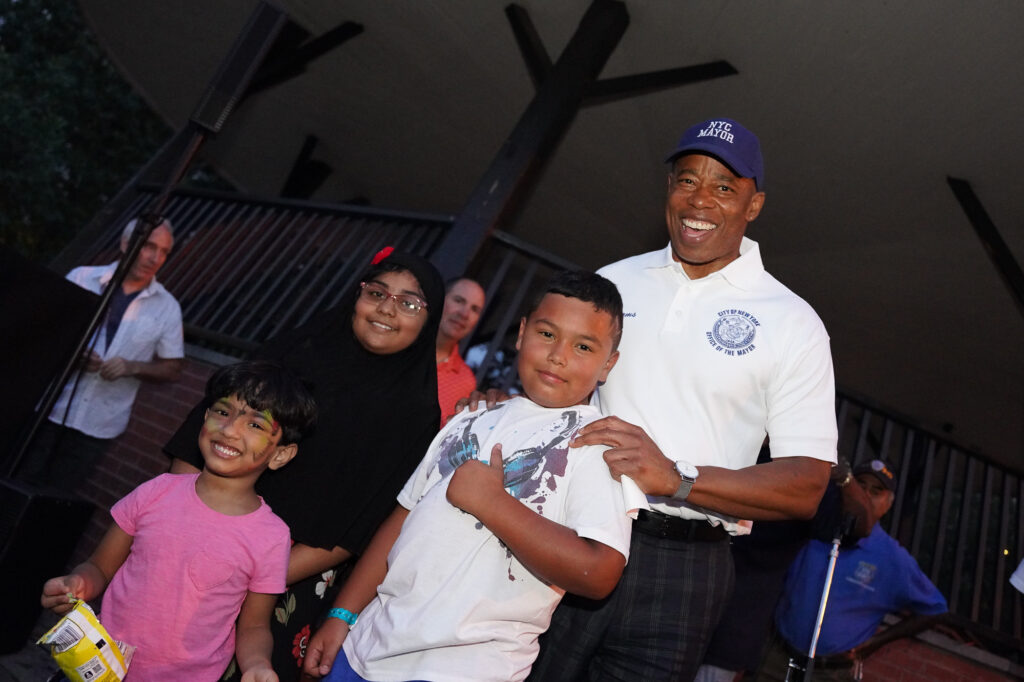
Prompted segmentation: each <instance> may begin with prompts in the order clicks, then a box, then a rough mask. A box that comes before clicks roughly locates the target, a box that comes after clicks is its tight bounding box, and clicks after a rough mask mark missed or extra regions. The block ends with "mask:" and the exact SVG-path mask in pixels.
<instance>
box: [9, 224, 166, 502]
mask: <svg viewBox="0 0 1024 682" xmlns="http://www.w3.org/2000/svg"><path fill="white" fill-rule="evenodd" d="M136 222H137V221H135V220H132V221H130V222H129V223H128V225H127V226H125V229H124V232H123V233H122V235H121V252H122V253H125V252H126V251H127V248H128V242H129V240H130V239H131V236H132V232H133V231H134V229H135V225H136ZM172 229H173V228H172V226H171V223H170V222H169V221H167V220H163V221H162V222H161V223H160V224H159V225H157V226H156V227H155V228H153V230H152V232H150V234H149V237H148V239H147V240H146V243H145V244H143V246H142V249H141V251H140V252H139V254H138V257H137V258H136V260H135V262H134V263H133V264H132V267H131V268H130V269H129V271H128V274H127V275H126V276H125V278H124V282H123V283H122V285H121V287H120V289H119V291H117V292H115V293H114V296H113V298H112V299H111V302H110V307H109V309H108V314H107V317H106V319H105V320H104V321H103V322H102V323H101V324H100V326H99V328H98V329H97V330H96V335H95V337H94V344H93V345H91V346H90V348H91V350H90V351H89V356H88V358H87V360H86V361H85V363H84V366H83V367H82V369H81V371H80V372H76V373H75V374H73V375H72V377H71V379H70V380H69V381H68V383H67V384H66V385H65V386H64V391H63V393H61V396H60V398H59V399H58V400H57V402H56V404H55V405H54V407H53V410H52V411H51V412H50V415H49V420H48V421H47V422H44V423H43V425H42V427H41V428H40V431H39V433H38V434H37V435H36V438H35V439H34V441H33V443H32V446H31V448H30V449H29V451H28V455H27V457H26V459H25V461H24V464H23V468H22V470H21V476H22V477H23V478H25V479H26V480H29V481H32V482H35V483H39V484H49V485H53V486H56V487H58V488H60V489H63V490H66V491H69V492H70V491H73V490H74V489H75V487H76V486H78V485H79V484H80V483H81V482H82V481H83V480H84V479H85V478H86V477H87V476H88V475H89V473H90V472H91V471H92V468H93V467H94V466H95V464H96V462H97V460H98V459H99V458H100V456H101V455H102V454H103V453H104V452H105V451H106V449H107V447H109V445H110V441H111V440H112V439H114V438H116V437H117V436H119V435H121V434H122V433H123V432H124V430H125V428H127V426H128V420H129V418H130V416H131V410H132V404H133V403H134V402H135V395H136V393H137V392H138V390H139V386H140V384H141V382H143V381H153V382H164V381H177V379H178V377H179V376H180V374H181V364H182V358H183V357H184V355H185V352H184V350H185V347H184V334H183V331H182V324H181V307H180V306H179V305H178V301H177V300H175V298H174V296H172V295H171V294H170V293H169V292H168V291H167V290H166V289H165V288H164V287H163V285H162V284H160V283H159V282H157V281H156V273H157V272H158V271H159V270H160V268H161V267H162V266H163V264H164V261H166V260H167V255H168V254H169V253H170V251H171V248H172V247H173V245H174V235H173V232H172ZM116 269H117V262H114V263H110V264H109V265H101V266H85V267H78V268H75V269H74V270H72V271H71V272H69V273H68V275H67V279H68V280H70V281H72V282H74V283H75V284H77V285H78V286H80V287H82V288H83V289H88V290H89V291H92V292H94V293H101V292H102V291H103V290H104V288H105V287H106V286H107V284H108V283H109V282H110V280H111V278H112V277H113V275H114V271H115V270H116Z"/></svg>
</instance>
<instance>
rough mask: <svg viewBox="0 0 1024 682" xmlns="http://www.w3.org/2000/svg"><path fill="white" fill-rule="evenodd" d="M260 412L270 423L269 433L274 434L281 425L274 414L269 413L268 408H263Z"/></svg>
mask: <svg viewBox="0 0 1024 682" xmlns="http://www.w3.org/2000/svg"><path fill="white" fill-rule="evenodd" d="M260 414H261V415H263V418H264V419H266V420H267V422H268V423H269V424H270V435H272V436H276V435H277V430H278V429H279V428H281V425H280V424H278V423H277V420H275V419H274V415H272V414H270V410H263V411H262V412H260Z"/></svg>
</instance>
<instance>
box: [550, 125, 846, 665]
mask: <svg viewBox="0 0 1024 682" xmlns="http://www.w3.org/2000/svg"><path fill="white" fill-rule="evenodd" d="M666 161H667V162H668V163H669V164H670V168H669V173H668V178H667V183H668V185H667V196H666V200H665V222H666V225H667V227H668V236H669V244H668V245H667V246H666V247H665V248H663V249H661V250H659V251H654V252H651V253H646V254H642V255H639V256H634V257H632V258H627V259H626V260H623V261H619V262H617V263H613V264H611V265H609V266H607V267H605V268H602V269H601V270H600V273H601V274H602V275H604V276H605V277H607V278H609V279H610V280H612V281H613V282H615V284H616V285H617V286H618V288H619V291H620V293H621V294H622V299H623V303H624V313H625V324H624V327H623V337H622V346H621V349H622V353H621V359H620V362H619V364H618V365H617V366H616V367H615V369H614V370H613V371H612V372H611V374H610V375H609V377H608V381H607V382H606V383H605V384H604V385H602V386H600V387H599V388H598V391H597V392H596V395H595V398H594V402H595V404H597V405H598V406H599V407H600V409H601V412H602V413H603V414H605V415H610V416H608V417H606V418H604V419H601V420H599V421H597V422H594V423H592V424H591V425H589V426H587V427H585V428H584V429H582V430H581V431H580V436H579V437H577V438H576V439H575V441H574V444H575V445H584V444H604V445H607V446H609V449H608V450H607V451H606V452H605V460H606V462H607V463H608V466H609V469H610V470H611V473H612V474H613V475H614V476H616V477H619V476H622V475H627V476H629V477H630V478H631V479H632V480H633V481H635V482H636V483H637V485H638V486H639V487H640V489H641V490H642V491H643V492H644V493H645V494H646V496H647V503H648V506H649V509H647V510H642V511H641V512H640V513H639V516H638V518H637V519H636V521H634V524H633V536H632V550H631V555H630V560H629V564H628V565H627V566H626V570H625V573H624V574H623V576H622V580H621V582H620V583H619V586H618V587H617V588H616V590H615V591H614V592H613V593H612V595H611V596H610V597H608V598H607V599H605V600H601V601H588V600H585V599H580V598H570V599H566V600H564V601H563V602H562V606H560V607H559V609H558V610H557V611H556V613H555V616H554V619H553V620H552V624H551V628H550V630H549V632H548V633H547V634H546V635H545V636H544V637H542V640H541V641H542V646H541V655H540V658H539V659H538V660H537V662H536V664H535V665H534V668H533V672H532V674H531V678H530V679H532V680H540V681H543V682H548V681H555V680H557V681H558V682H564V681H565V680H585V679H590V680H598V679H600V680H641V679H642V680H645V681H653V680H692V679H693V677H694V674H695V673H696V671H697V668H698V666H699V665H700V662H701V659H702V658H703V655H704V651H705V649H706V648H707V645H708V642H709V640H710V636H711V633H712V631H713V630H714V628H715V624H716V623H717V621H718V619H719V617H720V615H721V612H722V609H723V607H724V605H725V603H726V601H727V599H728V596H729V593H730V591H731V589H732V576H733V567H732V557H731V556H730V553H729V542H728V540H729V537H730V536H731V535H733V534H737V533H743V532H744V526H743V525H741V524H740V523H738V521H739V520H740V519H754V520H757V519H785V518H810V517H811V516H813V515H814V512H815V510H816V508H817V506H818V501H819V500H820V499H821V495H822V492H823V491H824V490H825V485H826V483H827V482H828V478H829V470H830V468H831V465H832V464H834V463H835V461H836V419H835V384H834V379H833V374H832V356H831V352H830V350H829V339H828V334H827V333H826V332H825V327H824V325H823V324H822V323H821V320H820V319H819V318H818V316H817V314H815V312H814V310H813V309H812V308H811V307H810V306H809V305H808V304H807V303H806V302H805V301H803V300H802V299H800V298H799V297H798V296H796V295H795V294H794V293H793V292H791V291H790V290H789V289H787V288H786V287H785V286H783V285H782V284H780V283H779V282H778V281H777V280H776V279H775V278H774V277H772V276H771V275H769V274H768V273H767V272H766V271H765V269H764V266H763V265H762V263H761V255H760V252H759V249H758V245H757V243H756V242H754V241H752V240H750V239H748V238H747V237H746V236H745V233H746V229H747V224H748V223H750V222H751V221H753V220H754V219H756V218H757V217H758V215H759V214H760V212H761V209H762V208H763V206H764V201H765V193H764V187H765V178H764V162H763V159H762V156H761V147H760V143H759V141H758V139H757V137H756V136H755V135H754V134H753V133H751V132H750V131H749V130H748V129H747V128H745V127H744V126H742V125H740V124H739V123H737V122H736V121H734V120H732V119H727V118H715V119H711V120H708V121H704V122H703V123H700V124H697V125H695V126H693V127H691V128H690V129H688V130H687V131H686V132H685V133H684V135H683V137H682V139H681V140H680V141H679V143H678V145H676V147H675V148H674V149H673V150H672V151H671V152H670V154H669V155H668V158H667V159H666ZM612 415H613V416H612ZM766 436H770V439H771V444H772V457H773V461H771V462H769V463H767V464H763V465H759V466H755V463H756V460H757V454H758V451H759V450H760V448H761V444H762V442H763V441H764V439H765V437H766Z"/></svg>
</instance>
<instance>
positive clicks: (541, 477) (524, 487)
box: [437, 404, 580, 513]
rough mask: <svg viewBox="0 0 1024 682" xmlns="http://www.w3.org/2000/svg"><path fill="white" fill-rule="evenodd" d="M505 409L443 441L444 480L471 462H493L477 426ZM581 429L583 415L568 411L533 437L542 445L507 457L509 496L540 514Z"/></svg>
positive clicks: (471, 422) (440, 460) (466, 424)
mask: <svg viewBox="0 0 1024 682" xmlns="http://www.w3.org/2000/svg"><path fill="white" fill-rule="evenodd" d="M501 408H502V405H500V404H499V405H496V406H495V407H494V408H492V410H489V411H488V412H483V413H481V414H479V415H476V416H473V417H470V418H469V419H467V420H466V421H465V422H464V423H463V424H462V428H460V429H459V430H458V431H457V432H454V433H452V434H449V435H448V437H447V438H445V439H444V441H442V443H441V446H440V448H439V451H440V454H439V457H438V462H437V466H438V472H439V473H440V474H441V476H442V477H443V478H447V477H448V476H450V475H451V474H452V472H453V471H455V469H457V468H458V467H459V465H460V464H462V463H463V462H466V461H468V460H470V459H479V460H480V461H482V462H488V463H489V461H490V452H486V453H482V452H481V451H480V442H479V440H478V439H477V436H476V434H475V433H473V425H474V424H475V423H476V421H477V420H478V419H479V418H480V417H482V416H484V415H485V414H488V413H490V414H492V415H493V412H494V410H499V409H501ZM579 428H580V415H579V413H578V412H576V411H575V410H566V411H565V412H562V414H561V415H560V417H559V419H558V420H557V421H552V424H551V426H550V428H549V430H548V432H547V433H546V434H545V433H537V434H533V439H534V440H540V441H541V442H539V443H537V444H535V445H529V446H527V447H523V448H520V449H518V450H516V451H514V452H512V453H511V454H508V455H504V465H505V489H506V490H507V491H508V492H509V494H510V495H512V496H513V497H515V498H517V499H519V500H522V501H523V502H525V503H526V504H528V505H530V506H531V507H532V508H534V510H535V511H537V512H538V513H540V512H541V511H542V509H543V503H544V501H545V500H546V497H547V491H554V490H556V489H557V486H558V479H559V478H561V477H563V476H565V467H566V465H567V463H568V455H569V439H570V438H572V436H573V434H575V433H576V431H577V430H578V429H579Z"/></svg>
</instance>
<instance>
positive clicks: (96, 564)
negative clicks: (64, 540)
mask: <svg viewBox="0 0 1024 682" xmlns="http://www.w3.org/2000/svg"><path fill="white" fill-rule="evenodd" d="M132 539H133V538H132V536H131V535H128V533H126V532H124V530H122V529H121V527H120V526H118V525H117V523H112V524H110V528H108V529H107V533H106V535H104V536H103V539H102V540H101V541H100V544H99V546H97V547H96V550H95V551H94V552H93V553H92V556H90V557H89V558H88V559H87V560H86V561H84V562H82V563H80V564H79V565H78V566H75V569H74V570H73V571H71V574H70V575H62V576H60V577H57V578H50V579H49V580H47V581H46V583H45V584H44V585H43V594H42V597H41V598H40V600H39V602H40V604H42V606H43V607H44V608H47V609H52V610H53V611H54V613H57V614H64V613H67V612H68V611H70V610H71V603H70V602H69V601H68V594H69V593H70V594H72V595H74V596H75V598H77V599H83V600H85V601H89V600H91V599H95V598H96V597H98V596H99V595H101V594H103V590H105V589H106V588H107V584H108V583H109V582H110V579H111V578H113V577H114V573H116V572H117V569H119V568H121V564H123V563H124V561H125V559H127V558H128V553H129V551H131V548H132Z"/></svg>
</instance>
